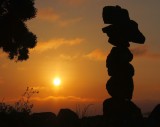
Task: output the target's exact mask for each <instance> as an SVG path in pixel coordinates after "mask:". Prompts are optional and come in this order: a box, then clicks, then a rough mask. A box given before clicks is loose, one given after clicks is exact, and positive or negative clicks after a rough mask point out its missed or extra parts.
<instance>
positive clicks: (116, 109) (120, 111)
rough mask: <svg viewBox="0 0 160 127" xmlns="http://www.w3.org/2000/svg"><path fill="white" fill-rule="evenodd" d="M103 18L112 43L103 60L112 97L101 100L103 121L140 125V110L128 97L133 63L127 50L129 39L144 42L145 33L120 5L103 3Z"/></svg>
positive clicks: (121, 124)
mask: <svg viewBox="0 0 160 127" xmlns="http://www.w3.org/2000/svg"><path fill="white" fill-rule="evenodd" d="M103 21H104V23H105V24H109V25H108V26H106V27H104V28H102V31H103V32H104V33H106V34H107V35H108V37H109V40H108V42H109V43H110V44H112V45H113V46H114V47H113V48H112V50H111V52H110V54H109V55H108V57H107V60H106V67H107V69H108V75H109V76H110V79H109V80H108V81H107V84H106V89H107V91H108V93H109V94H110V96H111V98H109V99H106V100H105V101H104V103H103V115H104V118H105V122H106V124H107V125H108V126H113V127H114V126H115V127H118V126H120V127H121V126H123V127H141V126H142V125H143V122H142V114H141V110H140V109H139V108H138V107H137V106H136V105H135V104H134V103H133V102H132V101H131V99H132V94H133V89H134V84H133V78H132V77H133V76H134V67H133V66H132V65H131V64H130V62H131V61H132V59H133V54H132V53H131V52H130V50H129V46H130V44H129V42H134V43H139V44H143V43H144V41H145V37H144V36H143V34H142V33H141V32H140V31H139V29H138V24H137V23H136V22H135V21H133V20H130V17H129V14H128V11H127V10H126V9H122V8H121V7H120V6H106V7H104V8H103Z"/></svg>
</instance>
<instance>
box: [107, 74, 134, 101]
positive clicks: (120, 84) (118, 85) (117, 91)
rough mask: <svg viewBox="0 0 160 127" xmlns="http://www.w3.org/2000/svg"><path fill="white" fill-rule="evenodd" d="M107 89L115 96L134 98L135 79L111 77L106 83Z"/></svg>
mask: <svg viewBox="0 0 160 127" xmlns="http://www.w3.org/2000/svg"><path fill="white" fill-rule="evenodd" d="M106 89H107V91H108V93H109V94H110V95H111V96H112V97H113V98H118V99H127V100H131V99H132V94H133V89H134V86H133V79H132V78H128V77H127V78H125V77H122V78H121V77H111V78H110V79H109V80H108V81H107V83H106Z"/></svg>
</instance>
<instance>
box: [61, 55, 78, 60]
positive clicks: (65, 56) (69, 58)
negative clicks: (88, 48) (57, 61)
mask: <svg viewBox="0 0 160 127" xmlns="http://www.w3.org/2000/svg"><path fill="white" fill-rule="evenodd" d="M79 57H81V56H80V55H73V56H70V55H66V54H61V55H60V58H62V59H64V60H74V59H77V58H79Z"/></svg>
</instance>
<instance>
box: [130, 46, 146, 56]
mask: <svg viewBox="0 0 160 127" xmlns="http://www.w3.org/2000/svg"><path fill="white" fill-rule="evenodd" d="M130 50H131V52H132V53H133V55H134V56H142V55H145V54H146V53H147V52H148V49H147V47H145V46H143V47H133V48H131V49H130Z"/></svg>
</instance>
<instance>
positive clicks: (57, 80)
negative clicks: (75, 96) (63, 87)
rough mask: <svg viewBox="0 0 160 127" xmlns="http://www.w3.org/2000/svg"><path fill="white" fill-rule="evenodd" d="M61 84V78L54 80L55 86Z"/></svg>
mask: <svg viewBox="0 0 160 127" xmlns="http://www.w3.org/2000/svg"><path fill="white" fill-rule="evenodd" d="M60 84H61V79H60V78H59V77H56V78H54V79H53V85H54V86H60Z"/></svg>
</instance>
